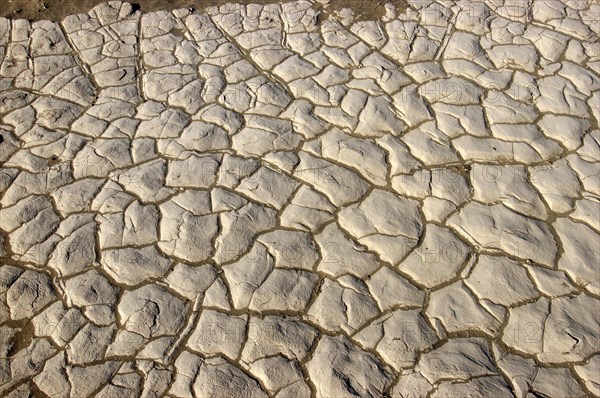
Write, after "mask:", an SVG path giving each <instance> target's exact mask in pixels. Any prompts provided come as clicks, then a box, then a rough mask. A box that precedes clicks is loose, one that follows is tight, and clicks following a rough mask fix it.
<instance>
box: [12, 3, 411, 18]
mask: <svg viewBox="0 0 600 398" xmlns="http://www.w3.org/2000/svg"><path fill="white" fill-rule="evenodd" d="M105 2H106V0H0V16H1V17H6V18H10V19H28V20H30V21H41V20H52V21H61V20H62V19H63V18H64V17H66V16H68V15H72V14H81V13H87V12H88V11H89V10H91V9H92V8H93V7H94V6H96V5H98V4H100V3H105ZM131 3H133V4H135V6H136V7H138V8H139V9H140V10H142V11H144V12H150V11H159V10H174V9H177V8H186V7H190V8H194V9H196V10H198V11H201V10H202V9H204V8H206V7H210V6H215V5H221V4H227V3H239V4H252V3H253V4H270V3H277V1H275V0H139V1H137V2H136V1H131ZM315 3H316V4H317V5H320V3H321V2H319V1H316V2H315ZM385 3H391V4H393V5H394V6H396V8H397V9H398V10H400V11H401V10H403V9H405V8H406V7H407V2H406V0H386V1H383V0H381V1H377V0H376V1H370V0H332V1H329V2H328V4H327V5H326V10H327V11H333V10H339V9H342V8H345V7H348V8H351V9H352V10H353V11H354V13H355V15H356V16H357V17H358V18H359V19H375V18H380V17H381V16H383V15H384V14H385V7H384V4H385Z"/></svg>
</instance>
